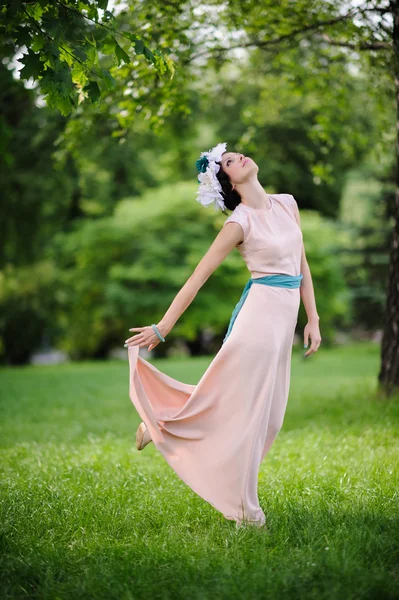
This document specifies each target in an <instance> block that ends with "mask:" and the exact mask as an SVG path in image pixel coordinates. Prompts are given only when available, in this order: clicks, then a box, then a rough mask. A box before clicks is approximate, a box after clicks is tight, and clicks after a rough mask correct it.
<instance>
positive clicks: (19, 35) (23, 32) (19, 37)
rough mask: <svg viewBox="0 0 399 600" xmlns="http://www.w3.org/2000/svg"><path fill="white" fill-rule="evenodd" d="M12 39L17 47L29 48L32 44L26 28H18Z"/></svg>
mask: <svg viewBox="0 0 399 600" xmlns="http://www.w3.org/2000/svg"><path fill="white" fill-rule="evenodd" d="M14 39H15V41H16V43H17V44H18V46H26V47H27V48H29V47H30V46H31V44H32V38H31V35H30V32H29V29H28V28H27V27H18V29H17V31H16V36H15V38H14Z"/></svg>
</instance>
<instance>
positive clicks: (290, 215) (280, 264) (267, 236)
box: [223, 194, 303, 278]
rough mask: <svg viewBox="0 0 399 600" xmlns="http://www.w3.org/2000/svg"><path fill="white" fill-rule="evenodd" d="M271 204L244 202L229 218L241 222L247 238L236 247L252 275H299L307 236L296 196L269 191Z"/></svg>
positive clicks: (228, 220) (228, 219)
mask: <svg viewBox="0 0 399 600" xmlns="http://www.w3.org/2000/svg"><path fill="white" fill-rule="evenodd" d="M269 197H270V199H271V207H269V208H251V207H250V206H247V205H245V204H242V203H240V204H239V205H238V206H237V207H236V208H235V209H234V210H233V212H232V213H231V215H230V216H229V217H227V219H226V220H225V222H224V224H223V226H225V225H227V223H231V222H235V223H239V224H240V225H241V227H242V229H243V232H244V241H243V242H241V243H239V244H237V245H236V248H237V249H238V251H239V252H240V254H241V256H242V257H243V259H244V261H245V264H246V265H247V268H248V270H249V271H250V273H251V277H254V278H256V277H263V276H264V275H271V274H279V273H280V274H282V275H299V274H300V269H301V256H302V243H303V236H302V231H301V228H300V227H299V225H298V223H297V222H296V219H295V213H294V207H295V204H296V200H295V198H294V196H292V195H291V194H269Z"/></svg>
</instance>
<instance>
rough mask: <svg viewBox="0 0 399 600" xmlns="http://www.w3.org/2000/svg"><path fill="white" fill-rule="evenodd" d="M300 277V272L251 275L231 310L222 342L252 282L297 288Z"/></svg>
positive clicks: (225, 338) (299, 283) (231, 326)
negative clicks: (253, 276) (298, 273)
mask: <svg viewBox="0 0 399 600" xmlns="http://www.w3.org/2000/svg"><path fill="white" fill-rule="evenodd" d="M302 278H303V275H302V273H301V274H300V275H280V274H279V275H265V276H264V277H257V278H256V279H253V278H252V277H251V278H250V279H249V280H248V281H247V283H246V285H245V287H244V290H243V292H242V294H241V298H240V300H239V301H238V303H237V305H236V307H235V309H234V310H233V314H232V315H231V318H230V323H229V327H228V329H227V333H226V335H225V337H224V340H223V344H224V343H225V341H226V340H227V338H228V337H229V335H230V332H231V330H232V328H233V325H234V321H235V320H236V318H237V315H238V313H239V312H240V310H241V307H242V305H243V304H244V302H245V299H246V297H247V296H248V293H249V290H250V289H251V287H252V284H253V283H262V284H263V285H271V286H274V287H285V288H299V287H301V280H302Z"/></svg>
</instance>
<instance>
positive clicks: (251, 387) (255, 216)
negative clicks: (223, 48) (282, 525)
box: [126, 143, 321, 526]
mask: <svg viewBox="0 0 399 600" xmlns="http://www.w3.org/2000/svg"><path fill="white" fill-rule="evenodd" d="M197 168H198V171H199V175H198V179H199V182H200V187H199V191H198V198H197V200H198V201H199V202H201V204H203V205H204V206H208V205H210V204H214V206H215V208H216V209H221V210H223V211H224V210H225V208H226V207H227V208H228V209H230V210H232V213H231V215H230V216H229V217H228V218H227V219H226V221H225V222H224V225H223V227H222V228H221V230H220V232H219V233H218V235H217V236H216V239H215V240H214V242H213V243H212V245H211V246H210V248H209V250H208V252H207V253H206V254H205V256H204V257H203V258H202V260H201V261H200V262H199V264H198V266H197V267H196V269H195V270H194V272H193V273H192V275H191V276H190V277H189V279H188V280H187V282H186V283H185V284H184V286H183V287H182V289H181V290H180V291H179V293H178V294H177V295H176V297H175V299H174V300H173V302H172V304H171V305H170V307H169V309H168V310H167V311H166V313H165V315H164V317H163V318H162V319H161V320H160V322H159V323H157V324H156V325H155V324H152V325H151V326H146V327H133V328H132V329H130V330H129V331H135V332H138V333H137V334H136V335H134V336H132V337H130V338H128V339H127V340H126V345H127V347H128V348H129V350H128V353H129V366H130V398H131V400H132V402H133V404H134V406H135V407H136V409H137V411H138V413H139V415H140V417H141V418H142V419H143V422H142V423H141V424H140V426H139V429H138V431H137V437H136V441H137V447H138V449H139V450H141V449H142V448H144V447H145V446H146V445H147V444H148V443H149V442H150V441H153V442H154V444H155V446H156V448H157V449H158V450H159V451H160V452H161V453H162V454H163V456H164V457H165V459H166V461H167V462H168V463H169V465H170V466H171V467H172V468H173V469H174V471H175V472H176V474H177V475H178V476H179V477H180V478H181V479H182V480H183V481H184V482H185V483H186V484H187V485H189V486H190V487H191V489H192V490H193V491H194V492H196V493H197V494H198V495H199V496H201V497H202V498H203V499H205V500H206V501H207V502H209V503H210V504H211V505H212V506H214V507H215V508H216V509H217V510H218V511H220V512H221V513H222V514H223V515H224V516H225V518H226V519H229V520H234V521H236V524H237V526H240V525H242V524H248V523H251V524H255V525H258V526H264V525H265V522H266V518H265V515H264V513H263V510H262V508H261V507H260V505H259V499H258V492H257V487H258V472H259V466H260V463H261V461H262V460H263V458H264V457H265V456H266V454H267V452H268V451H269V449H270V447H271V445H272V443H273V441H274V439H275V438H276V436H277V433H278V432H279V430H280V429H281V426H282V424H283V419H284V414H285V409H286V404H287V399H288V393H289V385H290V369H291V354H292V343H293V337H294V332H295V326H296V323H297V317H298V310H299V305H300V298H301V297H302V301H303V303H304V306H305V309H306V312H307V315H308V319H309V321H308V323H307V325H306V327H305V332H304V338H305V340H304V341H305V347H307V342H308V339H309V337H310V338H311V347H310V349H309V350H308V351H307V352H306V354H305V356H309V355H310V354H312V353H313V352H316V351H317V350H318V348H319V345H320V342H321V336H320V331H319V316H318V314H317V310H316V303H315V298H314V292H313V284H312V278H311V273H310V269H309V266H308V263H307V261H306V256H305V250H304V246H303V239H302V232H301V228H300V217H299V211H298V206H297V203H296V201H295V199H294V197H293V196H291V195H290V194H277V195H276V194H267V193H266V192H265V190H264V189H263V187H262V186H261V184H260V183H259V181H258V178H257V174H258V170H259V169H258V166H257V165H256V164H255V162H254V161H253V160H252V159H251V158H249V157H247V156H244V155H243V154H240V153H236V152H227V151H226V144H225V143H222V144H218V145H217V146H215V148H213V149H212V150H210V151H209V152H203V153H201V157H200V159H199V160H198V161H197ZM233 248H237V249H238V250H239V252H240V254H241V255H242V257H243V259H244V261H245V263H246V265H247V267H248V269H249V271H250V272H251V279H250V280H249V281H248V283H247V285H246V286H245V288H244V291H243V294H242V296H241V299H240V301H239V302H238V304H237V306H236V307H235V309H234V311H233V315H232V317H231V320H230V324H229V328H228V331H227V334H226V336H225V338H224V340H223V344H222V347H221V348H220V350H219V352H218V353H217V354H216V356H215V357H214V359H213V361H212V362H211V364H210V365H209V367H208V369H207V370H206V372H205V373H204V375H203V376H202V378H201V380H200V381H199V383H198V384H197V385H188V384H185V383H182V382H180V381H178V380H176V379H173V378H172V377H169V376H168V375H166V374H164V373H162V372H161V371H159V370H158V369H157V368H155V367H154V366H153V365H151V364H150V363H149V362H147V361H146V360H144V359H143V358H142V357H140V356H139V348H141V347H144V346H148V349H149V350H152V348H155V347H156V346H157V345H158V344H159V343H160V342H161V341H164V340H165V336H166V335H167V334H168V333H169V332H170V331H171V329H172V328H173V326H174V324H175V323H176V321H177V320H178V318H179V317H180V316H181V315H182V314H183V312H184V311H185V310H186V308H187V307H188V306H189V305H190V304H191V302H192V301H193V299H194V298H195V296H196V294H197V292H198V291H199V289H200V288H201V287H202V286H203V285H204V283H205V282H206V281H207V279H208V278H209V277H210V275H211V274H212V273H213V272H214V271H215V269H216V268H217V267H218V266H219V265H220V263H221V262H222V261H223V260H224V259H225V258H226V256H227V255H228V254H229V252H231V251H232V250H233ZM259 284H261V285H259ZM300 288H301V293H300Z"/></svg>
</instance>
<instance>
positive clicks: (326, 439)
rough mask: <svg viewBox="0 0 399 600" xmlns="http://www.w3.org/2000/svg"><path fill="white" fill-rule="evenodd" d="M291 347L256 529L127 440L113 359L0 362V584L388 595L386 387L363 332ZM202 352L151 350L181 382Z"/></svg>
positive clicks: (392, 531) (197, 373)
mask: <svg viewBox="0 0 399 600" xmlns="http://www.w3.org/2000/svg"><path fill="white" fill-rule="evenodd" d="M302 354H303V350H302V349H300V348H299V347H298V348H297V347H295V348H294V350H293V358H292V375H291V390H290V397H289V402H288V408H287V413H286V417H285V421H284V425H283V428H282V430H281V432H280V433H279V436H278V438H277V440H276V441H275V443H274V445H273V447H272V449H271V450H270V452H269V454H268V456H267V457H266V458H265V460H264V461H263V463H262V465H261V471H260V474H259V498H260V503H261V506H262V508H263V510H264V512H265V514H266V518H267V523H268V530H267V531H262V530H257V529H256V528H249V529H238V530H237V529H236V528H235V524H234V523H233V522H231V521H227V520H226V519H224V517H223V515H221V514H220V513H219V512H217V511H216V510H215V509H214V508H213V507H212V506H210V505H209V504H207V503H206V502H205V501H204V500H202V499H201V498H200V497H199V496H197V495H196V494H195V493H194V492H193V491H191V489H190V488H189V487H188V486H186V484H184V483H183V482H182V481H181V480H180V479H179V478H178V477H177V475H175V473H174V471H173V470H172V469H171V467H169V465H168V464H167V463H166V461H165V460H164V458H163V457H162V455H161V454H160V453H159V452H158V451H157V450H156V449H155V447H154V445H153V444H150V445H149V446H147V447H146V448H145V449H144V451H143V452H138V451H137V450H136V448H135V444H134V434H135V430H136V427H137V425H138V424H139V422H140V419H139V417H138V415H137V413H136V411H135V409H134V407H133V405H132V404H131V402H130V399H129V396H128V363H127V358H126V362H125V363H123V362H122V363H120V362H118V361H112V362H84V363H76V364H74V363H72V364H65V365H58V366H47V367H45V366H41V367H38V366H35V367H33V366H29V367H25V368H2V369H0V380H1V389H0V416H1V424H0V435H1V438H0V457H1V458H0V460H1V537H0V543H1V557H0V560H1V590H0V594H1V598H12V599H16V598H29V599H34V598H46V599H47V598H48V599H52V600H57V599H66V598H68V599H74V600H80V599H86V598H93V599H106V600H111V599H114V598H115V599H118V600H125V599H126V600H132V599H136V598H137V599H138V598H146V599H147V600H148V599H151V600H152V599H156V598H162V599H169V598H170V599H173V600H178V599H180V598H182V599H183V598H184V599H186V598H189V599H190V600H197V599H198V600H200V599H201V600H203V599H208V598H212V599H218V598H226V599H227V598H228V599H229V600H230V599H231V600H233V599H245V600H246V599H250V600H253V599H258V598H268V599H274V598H276V599H277V598H278V599H282V598H292V599H297V598H304V599H306V600H308V599H313V598H314V599H318V600H323V599H339V600H348V599H352V598H353V599H355V598H356V599H361V598H367V599H369V598H373V599H374V598H378V599H388V598H389V599H392V600H393V599H394V598H398V597H399V511H398V508H399V493H398V483H399V477H398V462H399V461H398V457H399V443H398V440H399V435H398V433H399V398H398V397H396V398H394V399H392V400H389V401H383V400H376V399H375V397H374V389H375V386H376V379H377V374H378V368H379V347H378V346H377V345H375V344H372V343H367V344H366V343H362V344H353V345H352V344H351V345H348V346H346V347H345V348H332V349H324V348H323V347H321V348H320V350H319V352H318V353H316V354H315V355H313V356H310V357H309V358H306V359H303V358H302ZM211 359H212V357H205V358H198V359H190V360H187V359H184V360H178V359H173V360H155V359H154V360H153V362H154V364H155V366H157V367H158V368H160V369H161V370H163V371H164V372H166V373H168V374H169V375H171V376H172V377H176V378H178V379H181V380H182V381H184V382H187V383H196V382H198V381H199V379H200V377H201V375H202V374H203V372H204V371H205V369H206V368H207V366H208V364H209V363H210V361H211Z"/></svg>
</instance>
